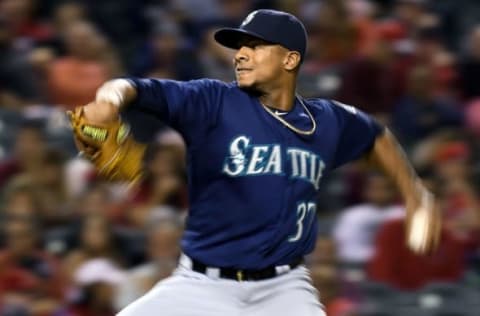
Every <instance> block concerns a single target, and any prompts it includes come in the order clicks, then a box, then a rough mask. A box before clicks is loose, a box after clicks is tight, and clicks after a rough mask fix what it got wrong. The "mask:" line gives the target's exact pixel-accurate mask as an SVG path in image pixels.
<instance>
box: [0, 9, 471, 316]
mask: <svg viewBox="0 0 480 316" xmlns="http://www.w3.org/2000/svg"><path fill="white" fill-rule="evenodd" d="M257 8H276V9H282V10H286V11H289V12H292V13H294V14H296V15H297V16H299V17H300V18H301V19H302V20H303V21H304V22H305V24H306V26H307V29H308V32H309V47H308V56H307V58H306V60H305V63H304V65H303V69H302V72H301V76H300V80H299V87H298V90H299V93H300V94H301V95H303V96H305V97H325V98H335V99H337V100H339V101H342V102H345V103H349V104H352V105H355V106H357V107H359V108H360V109H362V110H364V111H366V112H368V113H370V114H372V115H375V116H376V117H377V118H378V119H379V120H380V121H382V122H384V123H385V124H387V125H388V126H389V127H390V128H391V129H392V130H393V131H394V132H395V134H396V136H397V137H398V138H399V140H400V142H401V143H402V144H403V145H404V146H405V150H406V152H407V154H408V156H409V157H410V159H411V160H412V161H413V163H414V164H415V167H416V168H417V170H418V172H419V173H420V175H421V176H422V178H423V179H424V180H425V182H426V183H427V185H428V186H429V187H430V188H431V190H433V191H434V192H435V193H436V194H437V196H438V198H439V200H440V203H441V208H442V212H443V214H444V230H443V232H442V244H441V246H440V248H439V250H438V251H437V252H436V253H435V254H432V255H430V256H426V257H419V256H416V255H414V254H412V253H411V252H410V251H409V250H408V249H406V247H405V246H404V237H405V236H404V228H403V224H402V217H403V209H402V205H401V203H400V200H399V197H398V195H397V192H395V190H394V188H392V185H391V183H389V181H388V180H387V179H385V178H384V177H383V176H382V175H380V174H378V173H376V172H375V171H372V170H365V169H364V167H363V166H361V165H357V164H352V165H349V166H348V167H346V168H342V169H340V170H338V171H337V172H336V173H335V174H333V175H330V176H329V177H327V178H325V179H324V180H323V186H322V187H321V192H320V194H319V196H318V201H319V207H318V209H319V210H320V212H319V214H318V221H319V223H320V227H321V229H320V234H319V236H318V243H317V248H316V249H315V251H314V253H313V254H312V255H311V256H309V257H308V265H309V266H310V268H311V270H312V278H313V280H314V283H315V286H316V287H317V288H318V290H319V292H320V294H321V298H322V301H323V303H324V304H325V305H326V309H327V311H328V315H329V316H390V315H392V316H397V315H402V316H403V315H408V316H417V315H425V316H459V315H466V316H479V315H480V208H479V185H480V177H479V175H480V173H479V172H480V169H479V167H480V165H479V162H480V160H479V153H480V151H479V150H478V148H479V146H480V142H479V137H480V84H479V78H480V1H478V0H437V1H433V0H431V1H427V0H385V1H382V0H345V1H341V0H323V1H319V0H318V1H314V0H170V1H167V0H165V1H162V0H97V1H93V0H77V1H64V0H0V190H1V194H2V195H1V204H0V218H1V220H0V224H1V225H0V226H1V235H0V247H1V250H0V315H1V316H5V315H10V316H19V315H25V316H26V315H56V316H108V315H113V314H114V313H115V311H118V310H119V309H120V308H122V307H124V306H125V305H127V304H128V303H130V302H131V301H133V300H134V299H136V298H137V297H139V296H140V295H142V294H143V293H145V292H146V291H147V290H148V289H149V288H151V286H152V285H153V284H155V283H156V282H157V281H158V280H161V279H163V278H165V277H167V276H168V275H169V274H170V273H171V271H172V270H173V269H174V267H175V265H176V258H177V256H178V254H179V247H178V240H179V236H180V234H181V230H182V225H183V221H184V218H185V216H186V213H187V210H188V200H187V192H186V187H185V183H186V176H185V170H184V162H183V161H184V159H183V157H184V150H185V148H184V145H183V143H182V140H181V138H180V137H179V136H178V135H177V134H176V133H175V132H173V131H171V130H169V129H168V128H166V127H165V126H163V125H162V124H161V123H160V122H158V121H156V120H154V119H152V122H151V124H149V126H148V129H147V130H144V131H143V133H142V131H135V134H136V136H137V137H138V138H139V139H142V140H145V141H150V142H151V144H152V146H151V148H150V150H149V153H148V155H147V157H146V159H145V168H146V170H147V173H148V177H147V179H146V180H145V181H144V182H143V183H142V185H141V187H140V189H139V190H136V191H135V192H133V191H129V190H128V189H126V187H125V185H124V184H112V183H105V182H102V181H101V179H98V177H96V175H95V172H94V171H93V170H92V167H91V166H90V165H89V164H88V163H87V162H86V161H84V160H82V159H81V158H78V157H76V152H75V148H74V145H73V143H72V139H71V134H70V131H69V129H68V123H67V121H66V118H65V115H64V111H65V110H66V109H71V108H72V107H74V106H76V105H80V104H84V103H87V102H89V101H91V100H93V98H94V95H95V90H96V88H97V87H99V86H100V84H101V83H103V82H104V81H105V80H107V79H109V78H113V77H118V76H125V75H132V76H148V77H162V78H172V79H179V80H188V79H194V78H200V77H213V78H218V79H221V80H226V81H230V80H232V79H233V71H232V67H231V59H232V56H233V54H232V52H231V51H229V50H226V49H223V48H222V47H220V46H218V45H216V44H215V43H214V42H213V41H212V37H211V34H212V32H213V31H214V30H215V29H216V28H217V27H219V26H225V25H231V26H235V25H238V24H239V22H240V21H241V20H242V19H243V17H245V16H246V14H247V13H248V12H249V11H250V10H252V9H257ZM158 313H159V315H161V314H162V311H158Z"/></svg>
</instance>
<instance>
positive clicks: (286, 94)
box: [258, 89, 295, 111]
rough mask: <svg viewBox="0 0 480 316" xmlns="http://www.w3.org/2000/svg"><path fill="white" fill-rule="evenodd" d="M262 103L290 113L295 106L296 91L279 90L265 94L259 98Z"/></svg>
mask: <svg viewBox="0 0 480 316" xmlns="http://www.w3.org/2000/svg"><path fill="white" fill-rule="evenodd" d="M258 100H259V101H260V103H262V104H263V105H265V106H268V107H270V108H274V109H277V110H280V111H290V110H292V109H293V106H294V104H295V89H277V90H271V91H268V92H264V93H263V94H261V95H260V96H259V97H258Z"/></svg>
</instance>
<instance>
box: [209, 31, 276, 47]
mask: <svg viewBox="0 0 480 316" xmlns="http://www.w3.org/2000/svg"><path fill="white" fill-rule="evenodd" d="M213 37H214V38H215V40H216V41H217V43H219V44H221V45H223V46H225V47H228V48H232V49H239V48H240V42H241V40H242V39H244V38H251V37H253V38H258V39H261V40H264V41H266V42H269V41H268V40H266V39H265V38H263V37H262V36H260V35H258V34H256V33H254V32H250V31H246V30H243V29H236V28H223V29H220V30H218V31H216V32H215V34H214V35H213Z"/></svg>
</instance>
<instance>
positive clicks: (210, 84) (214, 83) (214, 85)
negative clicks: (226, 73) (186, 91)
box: [186, 78, 238, 90]
mask: <svg viewBox="0 0 480 316" xmlns="http://www.w3.org/2000/svg"><path fill="white" fill-rule="evenodd" d="M186 83H187V84H191V85H195V86H201V87H204V88H206V89H209V88H210V89H220V90H231V89H238V87H237V85H236V84H235V82H225V81H221V80H218V79H211V78H201V79H194V80H189V81H186Z"/></svg>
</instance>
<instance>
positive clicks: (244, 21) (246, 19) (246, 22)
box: [240, 11, 258, 27]
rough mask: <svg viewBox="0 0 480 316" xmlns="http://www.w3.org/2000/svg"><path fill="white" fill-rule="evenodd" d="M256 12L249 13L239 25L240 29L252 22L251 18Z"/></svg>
mask: <svg viewBox="0 0 480 316" xmlns="http://www.w3.org/2000/svg"><path fill="white" fill-rule="evenodd" d="M257 13H258V11H253V12H252V13H250V14H249V15H247V17H246V18H245V20H243V22H242V24H241V25H240V27H244V26H245V25H247V24H248V23H250V22H252V20H253V18H254V17H255V14H257Z"/></svg>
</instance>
